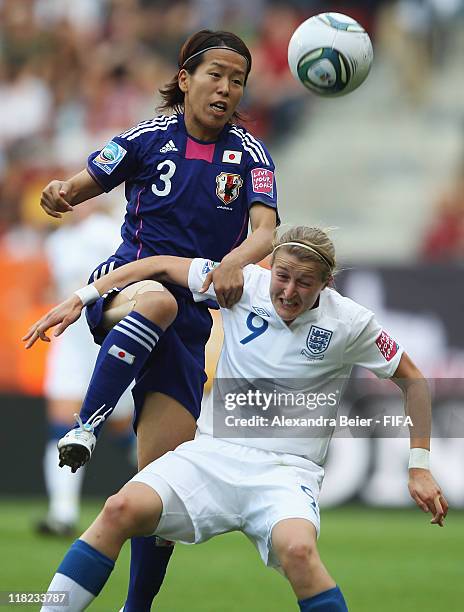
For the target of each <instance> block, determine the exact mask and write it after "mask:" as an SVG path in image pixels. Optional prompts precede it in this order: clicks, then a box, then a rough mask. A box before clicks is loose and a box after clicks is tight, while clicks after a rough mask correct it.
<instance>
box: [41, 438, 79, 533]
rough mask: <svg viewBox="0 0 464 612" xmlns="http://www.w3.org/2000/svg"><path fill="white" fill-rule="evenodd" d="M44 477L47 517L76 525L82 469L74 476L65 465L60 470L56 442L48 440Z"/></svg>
mask: <svg viewBox="0 0 464 612" xmlns="http://www.w3.org/2000/svg"><path fill="white" fill-rule="evenodd" d="M44 476H45V486H46V488H47V493H48V498H49V507H48V517H49V518H50V519H51V520H56V521H60V522H61V523H67V524H69V525H72V524H74V523H76V522H77V519H78V517H79V498H80V493H81V488H82V479H83V476H84V468H79V470H77V472H75V473H74V474H73V473H72V472H71V468H69V467H68V466H67V465H65V466H64V467H62V468H60V467H59V465H58V449H57V448H56V440H50V441H49V442H48V444H47V446H46V448H45V455H44Z"/></svg>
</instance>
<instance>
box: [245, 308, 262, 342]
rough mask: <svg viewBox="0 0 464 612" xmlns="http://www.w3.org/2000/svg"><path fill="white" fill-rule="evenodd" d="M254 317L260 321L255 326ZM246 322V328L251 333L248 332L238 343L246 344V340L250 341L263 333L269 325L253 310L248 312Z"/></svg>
mask: <svg viewBox="0 0 464 612" xmlns="http://www.w3.org/2000/svg"><path fill="white" fill-rule="evenodd" d="M255 319H258V321H259V322H260V325H258V326H257V325H254V324H253V321H254V320H255ZM246 324H247V327H248V329H249V330H250V331H251V334H249V335H248V336H245V338H243V340H240V344H248V342H251V341H252V340H254V339H255V338H257V337H258V336H261V334H264V332H265V331H266V329H267V328H268V327H269V323H268V322H267V321H266V320H264V319H262V318H261V317H259V316H258V315H256V314H255V313H254V312H250V314H249V315H248V317H247V320H246Z"/></svg>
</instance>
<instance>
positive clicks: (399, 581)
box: [0, 499, 464, 612]
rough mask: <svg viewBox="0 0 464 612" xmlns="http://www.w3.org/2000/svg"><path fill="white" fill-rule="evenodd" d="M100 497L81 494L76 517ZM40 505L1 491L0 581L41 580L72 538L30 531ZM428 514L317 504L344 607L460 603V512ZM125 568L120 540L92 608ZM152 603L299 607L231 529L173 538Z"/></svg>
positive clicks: (410, 611)
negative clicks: (442, 520)
mask: <svg viewBox="0 0 464 612" xmlns="http://www.w3.org/2000/svg"><path fill="white" fill-rule="evenodd" d="M99 507H100V504H98V503H86V504H85V506H84V511H83V516H82V521H81V524H82V527H85V526H86V525H87V524H88V523H89V522H90V520H91V519H92V518H93V517H94V516H95V514H96V512H97V511H98V509H99ZM43 510H44V504H43V502H37V501H28V500H26V501H23V500H21V501H19V500H2V499H0V542H1V549H2V554H1V561H0V591H7V590H16V591H19V590H22V591H42V590H45V589H46V587H47V585H48V583H49V581H50V578H51V576H52V574H53V572H54V570H55V569H56V567H57V565H58V564H59V562H60V560H61V558H62V556H63V555H64V553H65V551H66V549H67V547H68V546H69V543H70V541H64V540H53V539H47V538H41V537H38V536H36V535H34V534H33V532H32V529H31V525H32V524H33V522H34V520H36V519H37V518H39V517H40V516H42V513H43ZM428 518H429V517H428V516H426V515H424V514H422V513H421V512H420V511H419V510H415V509H413V508H412V509H410V510H369V509H365V508H358V507H355V506H351V507H347V508H340V509H335V510H323V511H322V535H321V539H320V551H321V556H322V558H323V560H324V562H325V563H326V565H327V567H328V568H329V571H330V572H331V573H332V575H333V576H334V577H335V579H336V580H337V581H338V583H339V584H340V586H341V587H342V589H343V591H344V593H345V596H346V598H347V601H348V605H349V608H350V611H352V612H391V610H395V612H416V611H419V610H420V611H421V612H436V611H437V610H446V612H461V611H462V610H464V603H463V602H464V569H463V568H464V565H463V541H464V520H463V519H464V513H462V512H451V514H450V516H449V517H448V521H447V525H446V527H445V528H443V529H440V528H438V527H432V526H430V525H428ZM128 568H129V550H128V547H126V548H125V549H124V550H123V553H122V554H121V557H120V559H119V562H118V565H117V568H116V569H115V571H114V572H113V575H112V577H111V579H110V581H109V583H108V584H107V586H106V588H105V589H104V590H103V593H102V595H101V596H100V597H99V599H98V600H97V601H96V602H95V603H94V604H93V605H92V606H90V608H89V610H92V611H93V612H97V611H99V612H116V611H117V610H118V609H119V607H120V606H121V605H122V603H123V601H124V595H125V589H126V584H127V575H128ZM14 608H16V606H14V607H13V606H12V607H11V608H2V609H5V610H7V609H14ZM26 609H27V608H26ZM29 609H32V607H29ZM156 610H159V611H160V612H184V611H187V610H188V611H189V612H287V611H288V612H291V611H292V610H295V612H296V611H297V610H298V608H297V606H296V603H295V599H294V597H293V595H292V592H291V590H290V587H289V586H288V584H287V582H286V581H285V580H284V579H283V578H282V577H281V576H280V575H278V574H277V572H275V571H271V570H269V569H267V568H265V567H264V566H263V564H262V562H261V560H260V559H259V557H258V554H257V552H256V551H255V549H254V547H253V546H252V545H251V544H250V543H249V542H248V540H247V539H246V538H245V536H243V535H242V534H236V533H234V534H227V535H225V536H222V537H220V538H216V539H215V540H212V541H210V542H208V543H206V544H202V545H201V546H195V547H194V546H177V548H176V551H175V553H174V558H173V560H172V562H171V565H170V569H169V572H168V578H167V580H166V581H165V583H164V587H163V591H162V594H161V595H160V597H159V598H158V600H157V606H156Z"/></svg>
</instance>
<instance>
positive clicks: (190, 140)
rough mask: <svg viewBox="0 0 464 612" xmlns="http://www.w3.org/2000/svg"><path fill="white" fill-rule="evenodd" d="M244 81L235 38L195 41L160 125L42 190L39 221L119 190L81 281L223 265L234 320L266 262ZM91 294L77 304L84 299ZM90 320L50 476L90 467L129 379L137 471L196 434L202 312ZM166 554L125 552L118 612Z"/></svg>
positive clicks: (144, 306)
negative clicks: (115, 224) (122, 207)
mask: <svg viewBox="0 0 464 612" xmlns="http://www.w3.org/2000/svg"><path fill="white" fill-rule="evenodd" d="M250 68H251V55H250V52H249V50H248V48H247V47H246V45H245V44H244V43H243V41H242V40H241V39H240V38H238V37H237V36H235V35H234V34H231V33H228V32H211V31H208V30H203V31H201V32H198V33H196V34H194V35H193V36H191V37H190V38H189V39H188V40H187V41H186V42H185V44H184V45H183V47H182V49H181V51H180V55H179V71H178V73H177V74H176V75H175V77H174V78H173V79H172V81H171V82H170V83H169V84H168V85H167V86H166V87H165V88H164V89H162V90H161V94H162V96H163V99H164V104H163V106H162V109H164V110H166V111H169V113H168V114H167V115H161V116H158V117H156V118H154V119H151V120H148V121H143V122H142V123H140V124H139V125H137V126H135V127H133V128H131V129H129V130H127V131H126V132H124V133H122V134H120V135H119V136H116V137H115V138H113V139H112V140H111V141H110V142H109V143H108V144H107V145H106V146H105V147H104V148H103V149H102V150H100V151H96V152H95V153H92V154H91V155H90V156H89V159H88V166H87V169H86V170H84V171H82V172H80V173H79V174H77V175H76V176H73V177H72V178H70V179H69V180H66V181H57V180H55V181H52V182H51V183H50V184H49V185H48V186H47V187H46V188H45V190H44V191H43V193H42V199H41V206H42V208H43V209H44V210H45V212H47V213H48V214H49V215H51V216H53V217H61V214H62V213H65V212H67V211H70V210H72V207H73V206H75V205H76V204H79V203H81V202H84V201H85V200H88V199H89V198H92V197H94V196H97V195H99V194H101V193H102V192H104V191H110V190H111V189H112V188H114V187H115V186H116V185H119V184H121V183H122V182H124V183H125V193H126V198H127V212H126V216H125V220H124V224H123V226H122V231H121V236H122V244H121V245H120V247H119V248H118V250H117V251H116V253H115V254H114V255H112V256H111V257H110V258H109V259H108V260H106V261H105V262H103V263H102V264H101V265H100V266H98V267H97V269H96V270H95V271H94V272H93V273H92V275H91V280H95V279H97V278H99V277H101V276H102V275H104V274H105V273H108V272H109V271H111V270H113V269H114V268H117V267H119V266H121V265H123V264H125V263H127V262H130V261H134V260H137V259H140V258H144V257H147V256H151V255H155V254H158V255H175V256H183V257H203V258H206V259H207V260H212V261H220V262H221V264H220V265H219V266H218V267H217V268H213V267H212V269H211V273H210V274H209V275H208V283H209V282H213V283H214V286H215V291H216V295H217V298H218V302H219V304H220V305H221V306H224V307H231V306H233V305H234V304H235V303H236V302H237V301H238V300H239V299H240V297H241V294H242V287H243V275H242V268H243V267H244V266H245V265H247V264H249V263H254V262H257V261H259V260H260V259H262V258H263V257H264V256H265V255H267V254H268V253H269V252H270V250H271V244H272V235H273V231H274V229H275V226H276V222H277V211H276V188H275V180H274V165H273V162H272V159H271V158H270V155H269V153H268V151H267V150H266V148H265V147H264V146H263V144H262V143H261V142H260V141H259V140H257V139H255V138H254V137H253V136H252V135H251V134H250V133H249V132H248V131H247V130H245V129H244V128H242V127H239V126H238V125H235V124H234V123H233V122H232V121H233V120H234V119H237V118H239V115H238V113H237V110H236V109H237V106H238V104H239V102H240V100H241V98H242V96H243V92H244V87H245V85H246V81H247V78H248V74H249V72H250ZM249 223H251V228H252V233H251V235H250V236H249V237H247V232H248V225H249ZM88 289H89V292H90V293H88V295H87V294H86V293H85V291H84V294H81V298H82V300H83V301H84V302H86V301H87V300H88V301H89V302H90V301H91V298H92V294H91V292H92V289H91V287H89V288H88ZM117 289H118V290H120V289H123V288H117ZM87 318H88V321H89V325H90V328H91V330H92V332H93V334H94V337H95V339H96V341H97V342H99V343H101V349H100V353H99V356H98V359H97V363H96V366H95V370H94V373H93V376H92V379H91V381H90V385H89V389H88V392H87V395H86V397H85V400H84V403H83V406H82V409H81V412H80V415H79V418H78V421H79V423H78V426H77V427H76V428H75V429H73V430H72V431H71V432H69V433H68V434H66V436H65V437H64V438H62V440H60V442H59V449H60V463H61V464H63V465H65V464H66V465H69V466H70V467H71V468H72V469H73V470H76V469H77V468H78V467H80V466H81V465H83V463H85V462H86V461H87V460H88V459H89V458H90V455H91V453H92V451H93V448H94V446H95V442H96V436H98V432H99V429H100V428H101V426H102V423H103V422H104V420H105V418H106V416H107V415H108V414H109V413H110V412H111V410H112V409H113V407H114V406H115V405H116V403H117V400H118V399H119V397H120V395H121V394H122V392H123V391H124V389H125V388H126V387H127V386H128V385H129V384H130V382H131V381H132V379H134V378H135V380H136V385H135V388H134V391H133V394H134V399H135V406H136V415H135V425H136V428H137V437H138V460H139V468H143V467H144V466H146V465H147V464H148V463H150V462H151V461H153V460H154V459H156V458H157V457H159V456H161V455H163V454H164V453H165V452H167V451H168V450H171V449H173V448H175V447H176V446H178V444H180V443H181V442H184V441H185V440H188V439H191V438H192V437H193V435H194V431H195V422H196V418H197V417H198V415H199V411H200V402H201V396H202V389H203V384H204V380H205V374H204V346H205V343H206V341H207V339H208V337H209V334H210V329H211V318H210V315H209V312H208V309H207V307H206V305H204V304H195V303H194V302H193V300H192V298H191V295H189V293H188V292H187V291H185V290H182V289H180V288H174V287H172V286H164V287H163V286H160V285H158V284H154V283H150V282H148V283H145V284H143V286H142V287H139V286H137V287H135V286H132V287H129V288H125V289H123V291H113V292H110V294H109V295H107V296H105V297H104V298H101V299H100V300H98V301H97V302H96V303H95V304H92V306H91V307H89V308H88V311H87ZM115 323H116V324H115ZM112 325H113V327H111V326H112ZM155 349H156V350H155ZM171 551H172V549H171V547H169V546H155V545H154V542H153V540H152V539H150V538H148V539H147V538H140V539H137V538H135V539H133V540H132V559H131V579H130V586H129V595H128V599H127V601H126V605H125V607H124V610H125V611H126V612H128V611H137V612H143V611H144V610H149V609H150V605H151V602H152V599H153V597H154V595H155V594H156V593H157V592H158V590H159V587H160V585H161V582H162V580H163V577H164V573H165V568H166V565H167V562H168V560H169V557H170V554H171Z"/></svg>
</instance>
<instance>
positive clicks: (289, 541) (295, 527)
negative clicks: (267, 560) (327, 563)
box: [272, 518, 336, 599]
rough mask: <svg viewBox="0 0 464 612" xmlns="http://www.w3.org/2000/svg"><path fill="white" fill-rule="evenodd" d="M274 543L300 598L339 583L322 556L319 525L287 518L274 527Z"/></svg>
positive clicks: (315, 593)
mask: <svg viewBox="0 0 464 612" xmlns="http://www.w3.org/2000/svg"><path fill="white" fill-rule="evenodd" d="M272 546H273V548H274V551H275V552H276V554H277V556H278V558H279V561H280V564H281V566H282V569H283V570H284V572H285V575H286V576H287V578H288V580H289V582H290V584H291V585H292V588H293V590H294V592H295V595H296V596H297V598H298V599H307V598H308V597H313V596H314V595H317V594H318V593H322V592H323V591H327V590H328V589H332V588H334V587H335V586H336V584H335V581H334V580H333V579H332V578H331V576H330V575H329V573H328V572H327V570H326V568H325V567H324V565H323V564H322V561H321V559H320V557H319V553H318V550H317V543H316V528H315V527H314V525H313V524H312V523H310V522H309V521H307V520H305V519H299V518H295V519H286V520H283V521H280V522H279V523H277V525H276V526H275V527H274V529H273V530H272Z"/></svg>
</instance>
